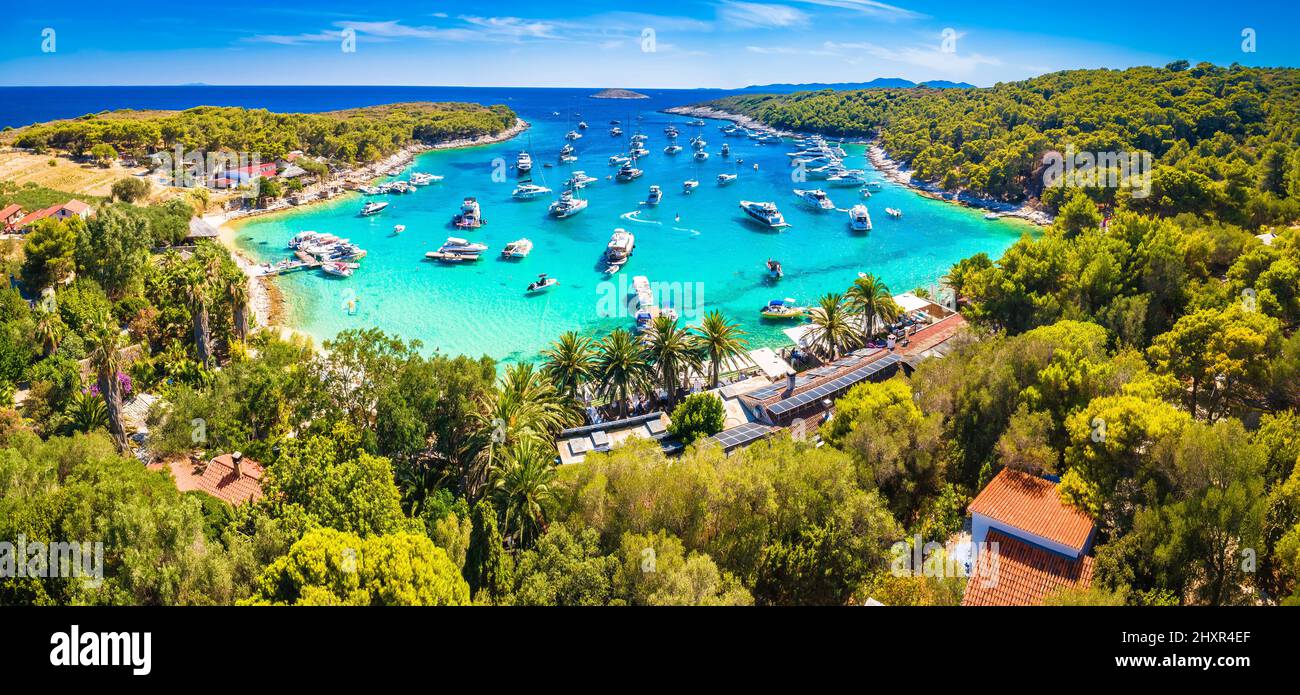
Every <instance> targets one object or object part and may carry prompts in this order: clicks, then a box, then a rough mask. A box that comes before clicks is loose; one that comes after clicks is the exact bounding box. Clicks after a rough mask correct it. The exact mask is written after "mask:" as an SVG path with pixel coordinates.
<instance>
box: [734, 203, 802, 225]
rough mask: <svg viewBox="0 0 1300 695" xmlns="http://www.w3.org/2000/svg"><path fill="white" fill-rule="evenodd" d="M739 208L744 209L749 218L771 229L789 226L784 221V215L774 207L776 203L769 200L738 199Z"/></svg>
mask: <svg viewBox="0 0 1300 695" xmlns="http://www.w3.org/2000/svg"><path fill="white" fill-rule="evenodd" d="M740 209H741V210H744V211H745V214H746V215H749V218H750V219H752V220H754V221H755V222H758V223H759V224H762V225H764V226H766V227H771V228H773V229H780V228H782V227H789V226H790V225H789V224H787V223H786V221H785V216H784V215H782V214H781V211H780V210H778V209H777V208H776V203H770V202H761V203H760V202H753V201H749V200H742V201H740Z"/></svg>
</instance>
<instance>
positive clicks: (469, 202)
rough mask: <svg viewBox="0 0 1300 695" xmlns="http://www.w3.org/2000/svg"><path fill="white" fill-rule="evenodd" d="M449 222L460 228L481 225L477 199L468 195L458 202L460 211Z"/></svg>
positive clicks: (481, 219)
mask: <svg viewBox="0 0 1300 695" xmlns="http://www.w3.org/2000/svg"><path fill="white" fill-rule="evenodd" d="M451 223H452V224H453V225H455V226H456V227H458V228H460V229H477V228H479V227H481V226H483V224H484V221H483V216H482V211H481V210H480V209H479V205H478V199H477V198H474V197H469V198H466V199H465V200H464V202H462V203H461V204H460V212H459V213H457V214H456V216H455V217H453V218H452V219H451Z"/></svg>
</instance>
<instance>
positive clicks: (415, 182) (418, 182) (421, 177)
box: [410, 171, 442, 186]
mask: <svg viewBox="0 0 1300 695" xmlns="http://www.w3.org/2000/svg"><path fill="white" fill-rule="evenodd" d="M441 180H442V177H441V176H438V175H436V174H425V173H421V172H418V171H415V172H411V181H410V184H411V185H412V186H427V185H429V184H431V183H437V182H439V181H441Z"/></svg>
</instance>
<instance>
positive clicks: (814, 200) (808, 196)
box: [794, 188, 835, 210]
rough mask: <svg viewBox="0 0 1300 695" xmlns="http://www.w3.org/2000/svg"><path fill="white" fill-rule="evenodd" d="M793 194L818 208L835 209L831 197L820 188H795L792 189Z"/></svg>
mask: <svg viewBox="0 0 1300 695" xmlns="http://www.w3.org/2000/svg"><path fill="white" fill-rule="evenodd" d="M794 194H795V196H797V197H798V198H799V199H800V200H802V201H803V202H805V203H807V204H808V205H811V206H812V207H814V208H816V209H818V210H834V209H835V203H832V202H831V199H830V198H829V197H828V196H827V195H826V192H825V191H822V190H820V189H812V190H801V189H798V188H796V189H794Z"/></svg>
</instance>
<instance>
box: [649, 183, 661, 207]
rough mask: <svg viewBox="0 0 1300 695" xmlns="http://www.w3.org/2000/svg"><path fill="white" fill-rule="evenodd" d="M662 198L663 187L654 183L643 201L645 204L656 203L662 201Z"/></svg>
mask: <svg viewBox="0 0 1300 695" xmlns="http://www.w3.org/2000/svg"><path fill="white" fill-rule="evenodd" d="M663 199H664V192H663V189H661V188H659V186H657V185H655V186H651V187H650V195H649V196H647V197H646V199H645V202H646V205H658V204H659V202H660V201H662V200H663Z"/></svg>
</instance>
